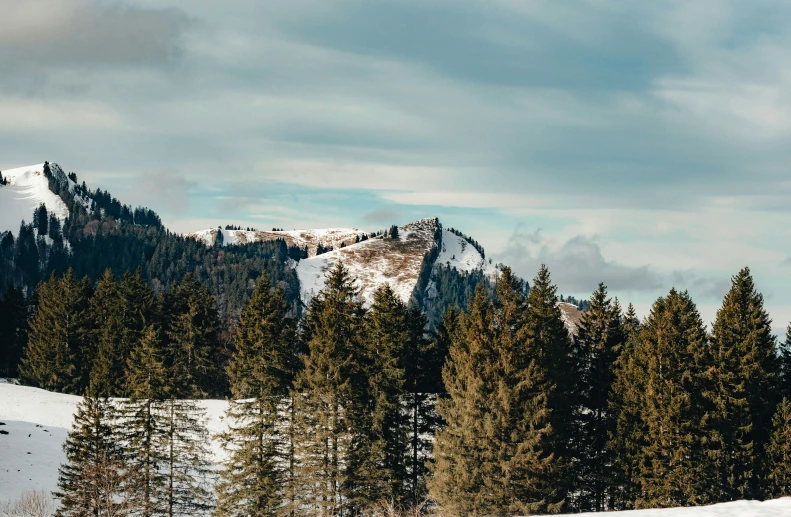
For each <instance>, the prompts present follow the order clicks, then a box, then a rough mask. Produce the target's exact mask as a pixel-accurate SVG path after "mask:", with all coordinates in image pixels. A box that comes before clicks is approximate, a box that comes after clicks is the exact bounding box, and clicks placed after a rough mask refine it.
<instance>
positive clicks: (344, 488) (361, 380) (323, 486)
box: [294, 263, 367, 515]
mask: <svg viewBox="0 0 791 517" xmlns="http://www.w3.org/2000/svg"><path fill="white" fill-rule="evenodd" d="M358 298H359V295H358V291H357V289H356V288H355V287H354V285H353V283H352V280H351V279H350V277H349V273H348V270H347V269H346V268H345V267H343V264H342V263H338V265H337V266H335V267H334V268H333V269H332V270H331V271H330V273H329V275H328V276H327V280H326V285H325V288H324V289H323V290H322V291H321V292H320V293H319V294H318V295H317V296H316V297H314V298H313V300H311V303H310V306H309V308H308V313H307V315H306V316H305V319H304V323H303V341H304V342H305V343H306V344H307V347H308V353H307V355H306V356H305V357H304V365H303V369H302V370H301V371H300V373H299V375H298V376H297V379H296V386H295V404H296V411H295V413H296V417H297V418H296V432H295V454H296V457H297V458H298V460H299V461H298V464H297V469H296V476H295V479H296V482H297V483H296V484H295V489H294V494H295V495H296V497H297V500H296V505H295V507H294V511H295V512H297V513H300V514H305V515H316V514H318V515H336V514H342V513H343V514H345V513H347V512H348V511H351V510H352V508H353V504H354V503H355V502H356V501H357V495H358V494H357V492H358V489H359V488H360V484H361V483H360V482H361V480H360V477H359V475H358V474H359V473H358V472H357V471H356V468H357V467H358V466H359V461H358V459H359V449H360V445H361V443H360V442H361V440H360V437H361V436H360V434H359V433H360V432H361V430H356V429H354V428H353V427H352V423H353V421H352V415H354V414H355V411H358V410H360V409H361V408H360V407H359V402H360V400H361V399H362V398H363V396H362V394H364V393H365V391H366V386H367V379H366V378H365V375H364V374H365V372H364V361H363V360H362V359H363V357H361V355H362V354H363V351H364V348H363V346H362V335H361V331H362V329H363V317H364V312H363V309H362V305H361V304H360V302H359V301H358Z"/></svg>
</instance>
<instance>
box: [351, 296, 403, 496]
mask: <svg viewBox="0 0 791 517" xmlns="http://www.w3.org/2000/svg"><path fill="white" fill-rule="evenodd" d="M408 315H409V313H408V311H407V308H406V306H405V305H404V304H403V303H402V302H401V300H399V299H398V298H397V297H396V295H395V293H394V292H393V290H392V289H390V286H389V285H387V284H385V285H384V286H383V287H381V288H379V289H378V290H377V291H376V292H375V293H374V300H373V304H372V306H371V309H370V310H369V311H368V314H367V318H366V320H365V330H364V346H365V351H366V355H367V358H366V359H367V367H368V371H367V372H366V376H367V378H368V384H367V386H364V387H363V390H364V395H363V396H364V397H365V399H366V400H365V401H364V402H365V404H364V406H363V407H364V409H363V411H362V412H358V414H356V415H353V419H354V427H355V428H356V429H359V430H361V432H362V434H363V437H362V441H363V444H364V445H363V447H362V451H361V456H362V457H361V458H360V465H359V469H358V472H357V475H358V476H359V479H360V481H359V485H360V486H359V487H357V491H356V493H355V497H356V499H357V503H358V505H359V506H361V507H365V506H366V505H370V504H373V503H376V502H381V501H391V502H393V503H394V504H396V505H399V506H400V505H403V504H404V503H405V502H406V500H407V495H406V488H407V487H406V479H407V463H406V461H407V458H408V456H407V451H408V447H407V444H408V438H409V430H410V426H409V419H408V415H407V414H406V413H405V412H404V411H402V404H403V402H404V401H405V399H406V389H405V387H406V381H407V378H406V364H405V363H406V361H405V360H404V359H405V356H406V352H407V347H408V346H409V344H410V343H409V341H410V329H409V321H408Z"/></svg>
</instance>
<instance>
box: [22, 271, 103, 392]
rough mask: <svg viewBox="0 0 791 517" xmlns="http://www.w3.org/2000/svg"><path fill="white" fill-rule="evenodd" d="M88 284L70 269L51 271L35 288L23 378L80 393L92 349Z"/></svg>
mask: <svg viewBox="0 0 791 517" xmlns="http://www.w3.org/2000/svg"><path fill="white" fill-rule="evenodd" d="M89 297H90V285H89V283H88V280H87V279H83V280H81V281H78V280H77V279H76V277H75V276H74V272H73V271H72V270H69V271H68V272H67V273H66V274H65V275H64V276H63V278H60V279H58V278H56V277H55V275H54V274H53V275H52V276H51V277H50V279H49V280H48V281H46V282H42V283H41V284H40V285H39V288H38V290H37V298H38V305H37V307H36V310H35V313H34V315H33V318H32V320H31V321H30V333H29V338H28V345H27V347H26V349H25V357H24V358H23V360H22V372H21V373H22V378H23V380H24V381H26V382H29V383H31V384H33V385H34V386H38V387H41V388H44V389H46V390H50V391H60V392H67V393H79V392H81V390H82V389H84V387H85V386H86V385H87V380H88V374H89V372H90V367H91V365H92V360H93V355H94V351H93V350H92V348H91V342H92V340H91V339H90V323H89V318H88V314H87V310H86V309H87V307H88V300H89Z"/></svg>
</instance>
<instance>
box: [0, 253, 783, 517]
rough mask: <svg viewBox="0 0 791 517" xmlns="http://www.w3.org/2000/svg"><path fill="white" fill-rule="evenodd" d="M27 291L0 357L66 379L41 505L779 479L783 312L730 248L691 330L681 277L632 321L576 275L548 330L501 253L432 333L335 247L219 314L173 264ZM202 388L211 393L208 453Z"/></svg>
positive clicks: (360, 508) (596, 507)
mask: <svg viewBox="0 0 791 517" xmlns="http://www.w3.org/2000/svg"><path fill="white" fill-rule="evenodd" d="M35 298H36V306H35V308H34V309H33V310H32V311H30V316H29V318H27V317H25V310H24V309H23V306H22V305H21V304H22V303H23V302H24V296H21V295H20V294H19V291H18V290H16V289H11V290H9V291H8V293H7V294H6V296H5V297H4V300H3V306H2V310H3V311H4V312H5V313H8V314H12V313H13V314H19V315H20V316H19V318H18V319H17V320H16V321H17V322H18V323H17V325H16V326H15V327H14V328H12V329H10V330H9V325H5V326H4V328H3V332H4V333H5V334H4V336H9V335H13V336H15V339H19V341H18V342H20V343H23V348H22V349H21V350H17V351H16V352H15V354H16V355H15V356H14V357H17V358H18V362H17V363H16V365H15V366H14V367H18V370H19V375H20V377H21V379H22V380H23V381H24V382H25V383H27V384H30V385H34V386H40V387H43V388H46V389H49V390H54V391H62V392H67V393H75V394H79V395H82V396H83V399H82V400H83V401H82V403H81V404H80V405H79V408H78V412H77V414H76V415H75V425H74V428H73V430H72V431H71V433H70V434H69V438H68V440H67V443H66V445H65V450H66V453H67V463H66V464H64V465H63V466H62V468H61V472H60V482H59V492H58V494H57V495H58V497H59V498H60V504H61V507H60V510H59V511H60V515H85V514H86V512H91V511H93V510H96V511H98V512H100V514H102V515H104V514H113V515H199V514H208V513H212V512H213V513H214V514H216V515H224V516H226V515H227V516H242V515H369V514H371V515H372V514H376V513H377V512H379V513H381V511H382V510H381V509H382V508H385V507H388V508H395V509H397V510H398V511H402V512H404V513H411V514H414V513H430V512H439V513H441V514H443V515H515V514H542V513H558V512H561V511H564V512H578V511H605V510H614V509H628V508H656V507H673V506H692V505H702V504H709V503H715V502H722V501H731V500H737V499H766V498H771V497H777V496H782V495H789V494H791V462H790V461H789V458H791V450H790V449H791V403H789V396H790V394H789V393H788V384H789V383H788V377H789V375H790V374H791V373H790V372H791V358H790V357H789V353H788V349H789V345H791V331H790V332H789V335H788V336H786V340H785V342H784V343H777V342H776V340H775V337H774V336H773V335H772V333H771V329H770V320H769V317H768V314H767V313H766V311H765V309H764V307H763V298H762V296H761V294H760V293H759V292H758V291H757V289H756V287H755V285H754V282H753V279H752V276H751V273H750V271H749V270H748V269H746V268H745V269H743V270H742V271H740V272H738V273H737V274H736V275H734V277H733V278H732V286H731V289H730V291H729V292H728V294H727V295H726V296H725V298H724V300H723V304H722V308H721V309H720V310H719V312H718V314H717V319H716V321H715V323H714V324H713V326H712V329H711V332H708V331H707V330H706V327H705V325H704V324H703V321H702V319H701V317H700V315H699V313H698V311H697V309H696V307H695V304H694V302H693V301H692V300H691V298H690V296H689V294H688V293H686V292H682V291H678V290H676V289H673V290H671V291H670V292H669V293H668V294H667V295H665V296H663V297H660V298H659V299H657V300H656V302H655V303H654V304H653V307H652V309H651V311H650V314H649V315H648V316H647V317H646V318H645V319H644V320H642V321H639V320H638V319H637V317H636V315H635V311H634V308H633V307H631V306H627V307H626V308H625V309H624V308H623V307H621V306H620V303H619V302H618V300H616V299H612V298H611V297H610V296H609V295H608V293H607V289H606V286H604V285H603V284H600V285H599V287H598V288H597V289H596V291H594V292H593V293H592V295H591V297H590V299H589V300H588V304H589V309H588V310H587V311H586V312H585V313H584V315H583V318H582V323H581V325H580V328H579V332H578V334H577V336H570V335H569V333H568V331H567V329H566V328H565V326H564V325H563V322H562V320H561V316H560V312H559V309H558V307H557V302H558V301H559V297H558V295H557V290H556V287H555V286H554V285H553V283H552V281H551V278H550V274H549V271H548V270H547V268H545V267H542V268H541V270H540V271H539V272H538V274H537V275H536V277H535V278H534V279H533V281H532V283H531V287H530V289H529V290H527V289H525V288H524V283H523V282H522V281H521V280H520V279H518V278H517V277H515V276H514V275H513V274H512V273H511V271H510V269H508V268H506V269H505V270H504V271H503V273H502V276H501V277H500V278H499V281H498V282H497V284H496V286H495V288H494V292H493V293H490V292H487V290H486V289H484V287H483V285H482V284H481V285H479V286H478V287H477V288H476V290H475V292H474V294H473V296H472V299H471V301H470V302H469V304H468V305H467V306H466V307H461V308H457V307H456V306H451V307H450V308H449V309H448V310H447V311H446V312H445V314H444V315H443V317H442V319H441V321H440V322H439V324H438V325H436V327H435V329H433V330H431V329H430V328H429V325H428V320H427V318H426V317H425V315H424V314H423V313H422V311H421V310H420V309H418V308H417V307H415V306H412V307H409V306H407V305H405V304H404V303H403V302H401V301H400V300H399V299H398V298H397V297H396V296H395V295H394V294H393V292H392V291H391V290H390V289H389V288H388V287H386V286H385V287H383V288H382V289H380V290H379V291H378V292H377V293H376V295H375V299H374V303H373V304H372V306H371V307H370V308H368V309H365V308H363V306H362V305H361V304H360V302H359V299H358V293H357V291H356V289H355V286H354V279H353V278H351V277H350V276H349V274H348V272H347V271H346V270H345V269H344V268H343V266H342V265H338V266H337V267H336V268H335V269H333V270H332V271H331V274H330V275H329V277H328V281H327V284H326V287H325V289H324V291H322V292H321V293H320V294H319V295H318V296H316V297H315V298H314V299H313V300H312V301H311V303H310V304H309V306H308V307H307V309H306V310H305V311H304V313H302V314H301V315H296V314H294V313H293V311H291V309H290V304H289V302H288V300H287V296H286V294H285V292H284V289H283V287H282V286H277V285H275V284H274V283H273V282H271V281H270V280H269V278H268V277H267V276H266V275H262V276H261V277H260V278H259V279H258V281H257V282H256V286H255V289H254V291H253V294H252V296H250V298H249V300H248V301H247V302H246V304H245V306H244V308H243V310H242V312H241V315H240V319H239V321H238V324H237V325H236V326H235V327H234V331H233V333H232V335H223V333H222V332H221V331H220V329H221V326H222V325H221V321H220V318H219V312H218V311H217V308H216V303H215V301H214V299H213V297H212V295H211V293H210V292H209V290H208V289H207V288H205V287H203V286H201V285H200V283H199V282H197V280H196V279H195V277H194V276H193V275H187V276H186V277H185V278H184V280H182V281H181V282H179V283H178V284H176V285H175V286H173V288H172V289H170V290H168V291H167V292H165V293H161V294H157V293H155V291H154V289H153V288H152V287H151V286H150V285H149V284H148V283H147V282H146V281H145V280H144V278H143V277H142V275H141V273H139V272H138V273H137V274H131V273H126V274H124V275H122V276H121V278H120V279H116V278H115V277H114V275H113V274H112V272H111V271H109V270H108V271H106V272H105V274H104V275H103V276H102V278H101V279H100V280H99V281H98V282H97V283H95V284H94V283H92V282H91V281H90V280H89V279H88V278H87V277H83V278H82V279H79V278H78V277H77V276H76V275H75V273H74V272H73V271H70V270H69V271H67V272H66V273H65V274H63V275H61V276H58V275H54V274H53V275H52V276H51V277H50V278H49V279H47V280H45V281H43V282H42V283H41V284H40V285H39V287H38V288H37V290H36V295H35ZM4 321H5V319H4ZM12 341H13V340H12ZM2 342H4V343H5V342H8V341H6V339H5V338H4V339H3V341H2ZM4 357H6V358H7V357H8V355H7V354H5V355H4ZM7 360H8V359H6V361H7ZM204 397H226V398H227V400H228V401H229V406H228V410H227V415H226V418H227V420H228V422H229V426H228V429H227V431H225V432H224V433H222V434H221V435H219V436H215V437H214V438H215V439H217V440H219V441H220V442H221V443H222V446H223V448H224V450H225V451H226V453H227V459H226V461H225V462H224V463H223V464H222V465H221V466H219V467H215V466H212V465H211V464H210V463H209V460H208V459H207V442H208V439H209V438H211V437H210V436H209V434H208V431H207V429H206V427H205V423H204V419H203V415H202V413H201V410H200V409H199V407H198V406H197V405H196V404H195V400H196V399H200V398H204ZM97 505H104V506H103V507H102V509H97ZM106 512H109V513H106Z"/></svg>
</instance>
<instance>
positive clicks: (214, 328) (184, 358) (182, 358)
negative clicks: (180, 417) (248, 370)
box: [165, 274, 222, 398]
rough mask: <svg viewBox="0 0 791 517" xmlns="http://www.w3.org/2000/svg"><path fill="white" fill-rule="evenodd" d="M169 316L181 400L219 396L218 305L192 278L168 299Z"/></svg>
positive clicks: (173, 366) (171, 351) (170, 348)
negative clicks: (211, 395) (217, 362)
mask: <svg viewBox="0 0 791 517" xmlns="http://www.w3.org/2000/svg"><path fill="white" fill-rule="evenodd" d="M165 306H166V308H167V312H168V314H167V315H166V317H165V320H166V322H167V326H168V328H167V330H166V335H167V338H168V340H169V346H168V347H167V348H168V352H169V358H168V364H169V365H170V367H171V369H172V378H173V379H178V381H179V384H180V386H179V388H180V389H179V390H178V393H174V396H176V397H179V398H193V397H204V396H206V395H208V394H210V393H211V394H217V392H218V390H216V389H213V387H215V386H217V385H218V384H219V383H218V379H219V378H220V377H221V373H222V372H221V370H220V368H218V367H217V365H216V364H215V362H214V359H215V357H214V354H215V351H216V349H217V346H218V345H217V341H218V338H217V335H218V332H219V327H220V321H219V317H218V315H217V308H216V302H215V300H214V298H213V297H212V295H211V293H209V291H208V290H206V289H205V288H204V287H202V286H201V285H200V284H199V283H198V282H197V280H195V277H194V276H193V275H192V274H187V276H186V277H185V278H184V280H183V281H182V282H181V283H180V284H179V285H178V286H177V287H176V288H175V289H174V290H173V292H172V293H171V294H170V295H169V296H166V297H165Z"/></svg>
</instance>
